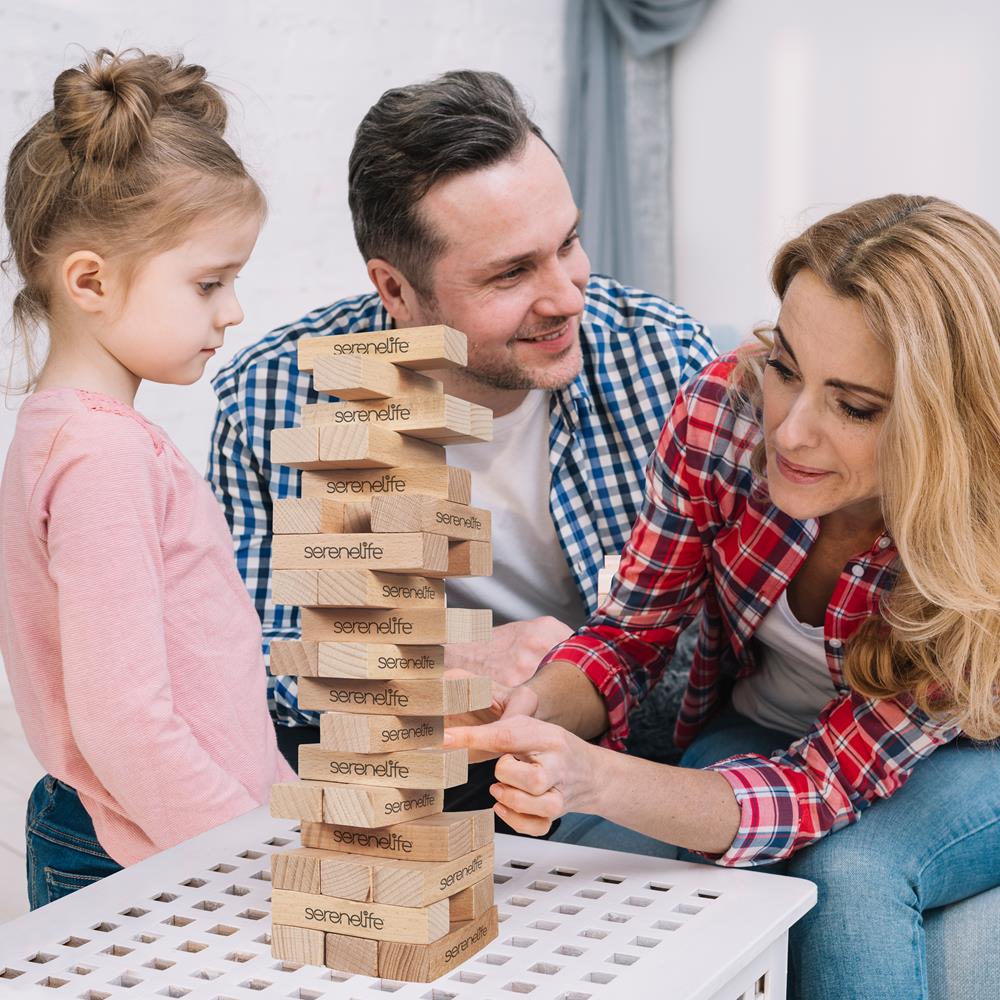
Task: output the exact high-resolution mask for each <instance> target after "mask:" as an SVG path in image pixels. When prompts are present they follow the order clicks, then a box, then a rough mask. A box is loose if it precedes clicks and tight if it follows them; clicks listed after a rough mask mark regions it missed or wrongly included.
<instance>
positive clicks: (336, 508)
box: [272, 497, 372, 535]
mask: <svg viewBox="0 0 1000 1000" xmlns="http://www.w3.org/2000/svg"><path fill="white" fill-rule="evenodd" d="M371 527H372V524H371V501H370V500H349V501H345V500H327V499H325V498H323V497H307V498H305V499H303V498H299V499H292V500H275V501H274V517H273V521H272V532H273V533H274V534H275V535H295V534H306V533H323V534H339V533H341V532H347V533H351V532H358V531H371Z"/></svg>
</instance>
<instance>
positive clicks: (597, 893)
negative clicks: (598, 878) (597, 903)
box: [573, 889, 605, 899]
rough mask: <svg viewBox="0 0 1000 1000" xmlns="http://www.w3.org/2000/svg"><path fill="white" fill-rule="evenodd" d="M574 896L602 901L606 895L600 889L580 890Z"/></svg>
mask: <svg viewBox="0 0 1000 1000" xmlns="http://www.w3.org/2000/svg"><path fill="white" fill-rule="evenodd" d="M573 895H574V896H579V897H580V898H581V899H600V898H601V896H603V895H605V893H603V892H601V890H600V889H580V890H578V891H577V892H574V893H573Z"/></svg>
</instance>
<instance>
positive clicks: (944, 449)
mask: <svg viewBox="0 0 1000 1000" xmlns="http://www.w3.org/2000/svg"><path fill="white" fill-rule="evenodd" d="M803 269H808V270H809V271H811V272H812V273H813V274H815V275H816V276H817V277H819V278H821V279H822V280H823V281H824V282H825V283H826V285H827V287H828V288H829V289H830V290H831V291H832V292H834V293H835V294H837V295H841V296H843V297H844V298H848V299H853V300H855V301H856V302H858V303H859V304H860V305H861V307H862V309H863V310H864V315H865V318H866V320H867V322H868V325H869V327H870V328H871V330H872V332H873V333H874V335H875V337H876V338H877V340H878V341H879V342H880V343H881V344H882V345H884V347H885V348H886V349H887V350H888V351H889V354H890V355H891V357H892V362H893V369H894V378H893V382H894V384H893V394H892V403H891V404H890V406H889V408H888V411H887V414H886V418H885V422H884V424H883V428H882V432H881V435H880V439H879V448H878V464H879V474H880V477H881V485H882V511H883V516H884V518H885V523H886V528H887V530H888V531H889V533H890V534H891V535H892V537H893V539H894V541H895V544H896V547H897V549H898V552H899V563H900V565H899V567H898V568H899V576H898V579H897V582H896V584H895V586H894V587H893V589H892V591H891V593H890V595H889V597H888V599H887V600H886V601H884V602H883V605H882V607H881V608H880V616H879V617H874V618H871V619H869V620H868V621H867V622H865V624H864V625H863V626H862V628H861V629H860V630H859V631H858V633H857V634H856V635H855V636H854V638H853V639H852V640H851V642H850V643H849V644H848V647H847V649H846V650H845V654H846V655H845V663H844V673H845V679H846V680H847V682H848V683H849V684H850V685H851V686H852V687H853V688H854V689H855V690H857V691H859V692H860V693H861V694H863V695H866V696H869V697H873V698H891V697H897V696H910V697H912V698H913V700H914V702H915V703H916V705H917V707H919V708H920V709H922V710H924V711H925V712H927V713H929V714H931V715H934V716H935V717H939V718H946V719H947V720H948V721H953V722H954V723H955V724H957V725H960V726H961V727H962V728H963V729H964V731H965V732H966V733H967V734H968V735H969V736H971V737H973V738H975V739H983V740H985V739H995V738H997V737H998V736H1000V703H998V699H997V689H998V684H997V682H998V677H1000V234H998V233H997V231H996V230H995V229H994V228H993V227H992V226H990V225H989V224H987V223H986V222H984V221H983V220H982V219H981V218H979V217H978V216H976V215H973V214H972V213H971V212H967V211H965V210H964V209H961V208H959V207H958V206H957V205H953V204H951V203H950V202H947V201H942V200H941V199H938V198H923V197H911V196H905V195H888V196H886V197H884V198H876V199H873V200H871V201H864V202H861V203H859V204H857V205H854V206H852V207H851V208H848V209H846V210H845V211H843V212H837V213H835V214H833V215H829V216H827V217H826V218H824V219H821V220H820V221H819V222H817V223H815V224H814V225H812V226H810V227H809V228H808V229H807V230H806V231H805V232H804V233H802V235H801V236H799V237H797V238H796V239H793V240H791V241H790V242H789V243H786V244H785V245H784V246H783V247H782V248H781V250H780V251H779V252H778V255H777V257H776V258H775V261H774V265H773V267H772V271H771V282H772V285H773V287H774V290H775V292H776V293H777V295H778V296H779V298H783V297H784V294H785V292H786V290H787V288H788V286H789V284H790V283H791V280H792V278H793V277H794V276H795V275H796V274H797V273H798V272H799V271H801V270H803ZM758 337H759V339H760V340H761V341H762V342H763V343H764V344H766V343H767V337H766V335H763V334H761V333H759V334H758ZM766 357H767V350H766V349H765V348H764V347H763V346H760V345H756V344H755V345H752V346H749V347H746V348H744V349H743V350H742V351H741V352H740V362H739V365H738V366H737V368H736V370H735V371H734V373H733V382H732V389H733V391H734V393H735V394H736V396H737V397H739V398H740V399H741V401H742V402H743V403H744V404H746V405H749V406H750V407H751V408H752V409H753V410H754V411H755V412H758V413H759V412H760V407H761V402H762V391H761V386H762V377H763V361H764V360H765V358H766ZM762 460H763V445H761V446H759V447H758V452H757V454H755V456H754V462H753V464H754V469H755V471H756V472H757V473H758V474H760V473H761V472H762V469H763V461H762Z"/></svg>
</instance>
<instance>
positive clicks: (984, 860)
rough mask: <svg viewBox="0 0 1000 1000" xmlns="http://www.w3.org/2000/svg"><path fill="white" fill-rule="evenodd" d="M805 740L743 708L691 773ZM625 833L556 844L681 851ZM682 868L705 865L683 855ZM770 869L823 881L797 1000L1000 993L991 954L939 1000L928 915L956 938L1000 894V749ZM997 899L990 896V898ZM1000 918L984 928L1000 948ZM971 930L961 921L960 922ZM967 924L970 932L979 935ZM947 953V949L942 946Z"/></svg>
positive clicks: (797, 939)
mask: <svg viewBox="0 0 1000 1000" xmlns="http://www.w3.org/2000/svg"><path fill="white" fill-rule="evenodd" d="M793 739H794V737H792V736H790V735H789V734H787V733H781V732H778V731H776V730H769V729H766V728H765V727H763V726H759V725H757V724H756V723H753V722H751V721H750V720H749V719H746V718H745V717H743V716H741V715H739V714H738V713H737V712H735V711H734V710H733V709H732V708H730V709H728V710H727V711H725V712H723V713H722V714H720V716H718V717H717V718H716V719H715V720H714V721H713V722H712V723H711V724H710V725H709V726H708V727H707V728H706V729H705V730H704V731H703V732H702V734H701V735H700V736H699V737H698V739H697V740H696V741H695V742H694V743H693V744H692V745H691V746H690V747H689V748H688V750H687V751H686V752H685V754H684V756H683V759H682V761H681V764H682V766H685V767H704V766H705V765H707V764H712V763H715V762H716V761H719V760H723V759H724V758H726V757H731V756H734V755H737V754H745V753H759V754H762V755H763V756H768V755H769V754H770V753H771V752H772V751H773V750H776V749H779V748H784V747H787V746H788V745H789V744H790V743H791V742H792V741H793ZM620 829H621V828H617V827H613V825H612V824H607V826H606V827H604V828H603V830H602V828H601V825H600V824H598V825H595V824H593V823H591V822H590V821H589V818H584V817H579V818H578V817H575V816H572V817H567V822H565V823H564V829H563V830H561V831H560V832H559V833H558V834H557V835H556V836H555V838H554V839H556V840H561V841H565V842H571V843H580V842H582V843H587V844H590V845H592V846H595V847H596V846H599V847H606V848H610V849H617V850H632V851H636V852H638V853H648V854H653V855H656V856H659V857H666V856H669V855H668V853H667V852H668V851H669V850H670V848H669V847H668V845H665V844H663V843H661V842H659V841H656V840H652V839H651V838H642V840H643V841H645V843H644V844H643V843H640V842H639V841H638V840H637V839H636V838H638V837H639V835H637V834H635V833H632V832H631V831H630V839H629V842H628V846H625V845H624V844H623V843H622V842H621V841H619V840H618V839H617V838H616V836H615V831H617V830H620ZM678 856H679V857H681V858H682V859H683V860H688V861H699V862H704V860H705V859H704V858H701V857H700V856H696V855H689V854H688V853H687V852H684V851H681V852H679V853H678ZM759 870H761V871H770V872H774V873H776V874H785V875H793V876H796V877H798V878H806V879H809V880H810V881H812V882H815V883H816V885H817V888H818V892H819V900H818V902H817V904H816V906H815V907H814V908H813V909H812V910H811V911H810V912H809V913H807V914H806V915H805V916H804V917H803V918H802V919H801V920H800V921H799V922H798V923H797V924H796V925H795V926H794V927H793V928H792V930H791V933H790V940H789V960H790V961H789V966H790V971H789V997H790V998H794V1000H828V998H829V1000H833V998H836V1000H923V998H927V997H928V996H930V997H931V1000H936V998H937V996H944V995H946V996H948V997H951V996H958V995H961V996H963V997H965V998H966V1000H979V998H984V1000H985V998H987V997H990V998H992V997H995V996H998V995H1000V981H998V978H1000V955H998V954H996V953H993V954H990V953H989V950H987V952H986V953H985V954H983V953H980V955H979V961H978V967H977V968H975V969H965V968H960V969H954V968H951V969H949V971H948V974H949V975H950V976H956V975H957V976H960V977H961V978H962V982H963V983H964V987H963V992H962V993H955V992H953V991H952V990H951V989H950V988H949V987H948V985H947V983H942V982H941V981H940V977H937V978H936V985H935V992H934V994H930V993H929V992H928V985H927V983H928V973H927V961H926V953H927V949H926V947H925V933H924V915H925V913H927V911H931V910H935V909H936V908H939V907H948V909H945V910H942V911H938V912H937V913H934V914H930V913H928V914H927V915H928V922H929V923H930V922H931V920H932V919H933V921H934V923H935V927H934V933H935V934H940V935H944V936H945V942H946V947H947V937H948V935H949V934H951V933H954V932H955V931H954V930H953V929H949V915H950V914H952V913H956V911H959V910H960V909H961V908H960V907H952V906H949V904H952V903H955V902H956V901H958V900H963V899H966V898H968V897H972V896H976V895H977V894H978V893H982V892H985V891H986V890H989V889H991V888H993V887H994V886H997V885H1000V749H997V748H995V747H994V746H993V745H989V744H978V743H973V742H971V741H969V740H957V741H955V742H954V743H951V744H949V745H947V746H944V747H941V748H940V749H939V750H937V751H935V752H934V753H933V754H932V755H931V756H930V757H929V758H928V759H927V760H924V761H922V762H920V763H919V764H918V765H917V766H916V768H915V769H914V771H913V773H912V775H911V777H910V779H909V781H908V782H907V783H906V784H905V785H904V786H903V787H902V788H901V789H899V791H897V792H896V793H895V795H893V796H892V797H891V798H889V799H884V800H879V801H876V802H875V803H874V804H873V805H872V806H871V807H870V808H869V809H867V810H866V811H865V812H864V813H863V814H862V816H861V818H860V820H859V821H858V822H857V823H855V824H853V825H852V826H849V827H846V828H844V829H842V830H838V831H837V832H836V833H833V834H830V835H829V836H827V837H824V838H823V839H822V840H820V841H818V842H816V843H815V844H813V845H811V846H809V847H806V848H803V849H802V850H801V851H799V852H797V853H796V854H795V855H794V856H793V857H792V858H790V859H789V860H787V861H784V862H779V863H776V864H773V865H768V866H763V867H761V868H760V869H759ZM991 895H992V896H994V897H995V896H997V893H993V894H991ZM989 898H990V897H989V896H988V897H985V899H989ZM998 919H1000V914H996V913H994V914H992V918H991V919H990V921H989V925H988V926H985V927H983V928H982V931H983V935H982V938H983V941H984V942H990V941H993V942H996V940H997V937H996V932H995V927H996V924H997V921H998ZM951 923H952V924H953V925H954V926H955V927H958V926H961V925H962V923H963V921H962V919H961V918H960V917H958V918H957V919H954V920H952V921H951ZM968 930H969V928H968V927H967V926H966V927H963V930H962V932H963V933H968ZM937 950H939V951H940V949H937Z"/></svg>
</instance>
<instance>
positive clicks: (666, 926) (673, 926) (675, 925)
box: [652, 920, 684, 931]
mask: <svg viewBox="0 0 1000 1000" xmlns="http://www.w3.org/2000/svg"><path fill="white" fill-rule="evenodd" d="M683 926H684V925H683V924H682V923H681V922H680V921H678V920H657V921H656V922H655V923H654V924H653V925H652V927H653V930H657V931H676V930H679V929H680V928H681V927H683Z"/></svg>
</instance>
